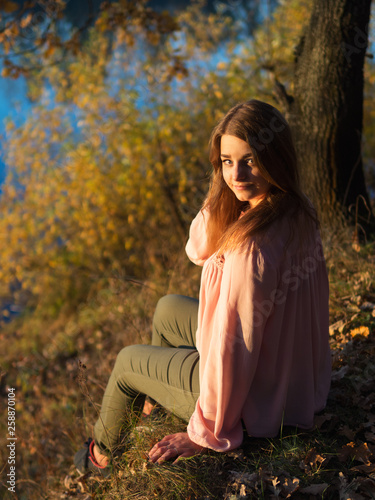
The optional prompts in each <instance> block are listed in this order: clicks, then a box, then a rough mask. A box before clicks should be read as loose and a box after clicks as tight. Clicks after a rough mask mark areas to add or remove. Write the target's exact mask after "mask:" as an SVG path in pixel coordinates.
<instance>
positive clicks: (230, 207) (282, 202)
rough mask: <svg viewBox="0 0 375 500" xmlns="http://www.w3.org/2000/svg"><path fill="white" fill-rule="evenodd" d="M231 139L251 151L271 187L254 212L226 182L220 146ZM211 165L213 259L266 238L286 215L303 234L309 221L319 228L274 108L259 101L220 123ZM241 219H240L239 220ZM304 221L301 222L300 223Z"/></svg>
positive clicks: (284, 124) (284, 125)
mask: <svg viewBox="0 0 375 500" xmlns="http://www.w3.org/2000/svg"><path fill="white" fill-rule="evenodd" d="M224 134H229V135H233V136H235V137H238V138H239V139H242V140H243V141H245V142H247V143H248V144H249V146H250V147H251V150H252V153H253V157H254V160H255V165H256V166H257V167H258V168H259V170H260V173H261V174H262V176H263V177H264V178H265V179H266V180H267V181H268V182H269V183H270V184H271V187H270V189H269V191H268V193H267V195H266V197H265V198H264V199H263V200H262V201H261V202H259V203H258V204H257V205H256V206H255V207H254V208H250V206H249V204H248V202H241V201H239V200H238V199H237V198H236V196H235V195H234V193H233V192H232V191H231V189H229V187H228V186H227V184H226V182H225V181H224V178H223V171H222V163H221V158H220V141H221V137H222V135H224ZM210 161H211V163H212V166H213V172H212V177H211V184H210V189H209V192H208V195H207V198H206V201H205V203H204V208H207V209H208V210H209V213H210V217H209V219H208V227H207V231H208V241H209V246H210V250H211V253H214V252H216V251H218V250H220V252H223V251H224V250H228V249H233V248H235V247H237V246H238V245H241V244H243V243H244V242H246V240H248V238H249V236H252V235H255V234H260V233H262V232H264V231H265V230H266V229H267V228H268V227H269V226H270V225H271V224H272V223H273V222H274V221H276V220H277V219H279V218H281V217H283V216H284V215H285V214H287V213H291V215H301V214H302V215H303V214H306V215H307V218H306V217H302V218H301V217H293V220H294V222H295V225H297V226H298V225H299V226H301V227H296V228H293V229H292V230H293V231H294V229H297V230H298V231H299V232H300V233H301V234H304V233H306V231H308V230H309V229H311V225H309V224H307V226H310V228H308V227H307V226H306V219H307V220H308V221H310V222H311V223H312V224H313V227H317V226H318V220H317V217H316V213H315V211H314V209H313V207H312V206H311V204H310V202H309V200H308V199H307V198H306V197H305V195H304V194H303V193H302V191H301V189H300V185H299V176H298V169H297V157H296V152H295V149H294V144H293V139H292V134H291V130H290V127H289V125H288V123H287V121H286V120H285V118H284V117H283V115H282V114H281V113H280V112H279V111H278V110H277V109H276V108H274V107H273V106H271V105H270V104H267V103H265V102H262V101H258V100H256V99H252V100H250V101H247V102H244V103H241V104H237V105H236V106H234V107H233V108H232V109H231V110H230V111H229V112H228V113H227V114H226V115H225V116H224V118H223V119H222V120H221V121H220V122H219V123H218V125H217V126H216V127H215V128H214V130H213V131H212V134H211V139H210ZM241 213H242V217H240V215H241ZM301 221H303V222H301Z"/></svg>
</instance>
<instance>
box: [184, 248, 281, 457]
mask: <svg viewBox="0 0 375 500" xmlns="http://www.w3.org/2000/svg"><path fill="white" fill-rule="evenodd" d="M276 289H277V272H276V269H275V268H274V266H273V265H272V263H271V262H269V259H268V260H267V261H266V259H265V258H264V256H263V255H262V253H261V252H260V251H259V250H257V249H256V248H255V245H254V244H253V245H250V247H249V248H248V249H247V250H245V251H243V252H240V251H238V252H232V253H230V254H228V255H226V256H225V264H224V268H223V277H222V282H221V289H220V297H219V301H218V303H217V305H216V307H215V309H214V312H213V315H214V317H213V318H212V319H211V321H210V325H209V326H208V328H210V329H211V330H212V331H211V332H207V331H205V330H204V328H205V325H201V327H202V339H201V343H202V346H201V352H200V356H201V358H200V369H201V368H202V369H201V374H200V397H199V399H198V402H197V406H196V409H195V412H194V413H193V415H192V417H191V419H190V421H189V426H188V434H189V437H190V439H191V440H192V441H194V442H195V443H196V444H199V445H200V446H203V447H208V448H212V449H214V450H216V451H228V450H230V449H233V448H237V447H238V446H239V445H240V444H241V442H242V439H243V429H242V422H241V418H242V411H243V408H244V404H245V401H246V399H247V397H248V393H249V390H250V387H251V385H252V383H253V380H254V375H255V373H256V370H257V366H258V363H262V362H263V360H261V359H259V353H260V348H261V344H262V339H263V333H264V328H265V325H266V322H267V319H268V317H269V315H270V314H271V312H272V307H268V308H265V307H263V306H264V305H265V304H269V303H270V299H271V298H272V294H273V292H274V290H276ZM207 333H210V335H207ZM254 411H256V409H254Z"/></svg>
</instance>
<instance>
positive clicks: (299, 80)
mask: <svg viewBox="0 0 375 500" xmlns="http://www.w3.org/2000/svg"><path fill="white" fill-rule="evenodd" d="M370 7H371V0H316V1H315V3H314V7H313V12H312V15H311V20H310V24H309V26H308V27H307V29H306V32H305V34H304V36H303V38H302V39H301V42H300V44H299V46H298V47H297V49H296V67H295V79H294V91H293V99H290V96H284V97H285V103H286V104H287V107H288V111H289V112H288V115H289V121H290V123H291V126H292V130H293V133H294V136H295V141H296V149H297V156H298V160H299V168H300V173H301V180H302V187H303V189H304V191H305V192H306V193H307V195H308V196H309V197H310V198H311V199H312V201H313V203H314V205H315V207H316V208H317V210H318V214H319V217H320V219H321V221H322V223H323V224H324V225H325V226H326V227H329V228H334V227H337V224H338V223H339V221H340V219H342V216H343V215H344V218H346V219H347V218H349V219H350V218H351V219H352V221H355V222H357V223H359V224H361V225H362V226H363V227H364V229H365V230H366V232H367V236H368V235H369V233H370V232H372V231H373V230H374V217H373V216H372V220H371V221H370V222H369V223H368V222H366V220H367V218H368V216H369V212H368V210H367V209H366V204H367V206H368V207H370V203H369V198H368V195H367V191H366V185H365V179H364V174H363V168H362V155H361V137H362V120H363V84H364V77H363V66H364V59H365V53H366V48H367V43H368V36H367V32H368V24H369V19H370ZM288 97H289V98H288ZM356 203H357V204H358V220H356V215H355V214H356V210H355V209H356Z"/></svg>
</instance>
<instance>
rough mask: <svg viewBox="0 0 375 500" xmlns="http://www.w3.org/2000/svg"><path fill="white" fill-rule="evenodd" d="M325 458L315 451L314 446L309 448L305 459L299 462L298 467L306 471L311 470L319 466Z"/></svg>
mask: <svg viewBox="0 0 375 500" xmlns="http://www.w3.org/2000/svg"><path fill="white" fill-rule="evenodd" d="M325 460H326V459H325V458H324V457H322V456H321V455H319V453H317V451H316V448H311V449H310V450H309V451H308V453H307V454H306V457H305V459H304V460H303V461H302V462H300V469H302V470H303V471H305V472H306V473H308V472H310V471H311V470H316V469H317V468H320V467H321V465H322V463H323V462H324V461H325Z"/></svg>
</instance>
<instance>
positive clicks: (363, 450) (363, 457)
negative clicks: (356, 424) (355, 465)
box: [339, 441, 372, 464]
mask: <svg viewBox="0 0 375 500" xmlns="http://www.w3.org/2000/svg"><path fill="white" fill-rule="evenodd" d="M371 456H372V452H371V451H370V450H369V448H368V446H367V443H362V444H360V445H358V446H356V444H355V443H354V442H353V441H352V442H350V443H348V444H345V445H344V446H343V447H342V448H341V450H340V453H339V460H340V462H345V461H346V460H347V459H348V458H352V459H353V460H358V461H359V462H363V463H364V464H368V463H369V458H370V457H371Z"/></svg>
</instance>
